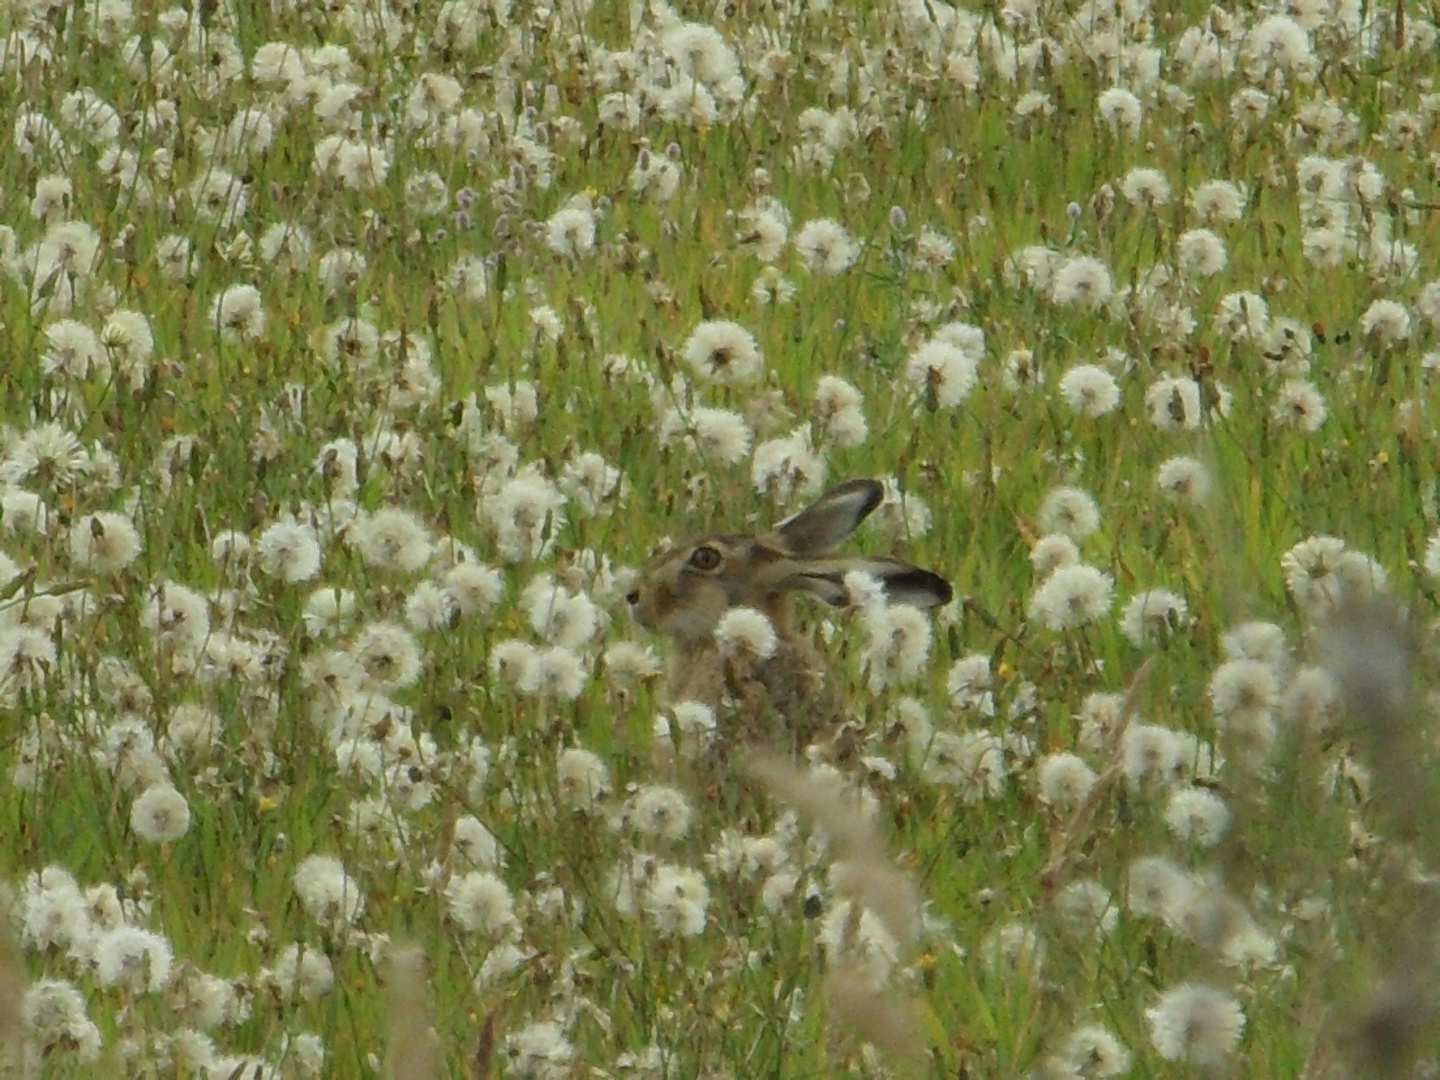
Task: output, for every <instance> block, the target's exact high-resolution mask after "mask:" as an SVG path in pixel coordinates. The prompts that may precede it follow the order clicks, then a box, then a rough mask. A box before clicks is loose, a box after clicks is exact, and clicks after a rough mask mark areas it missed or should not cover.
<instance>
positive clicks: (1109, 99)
mask: <svg viewBox="0 0 1440 1080" xmlns="http://www.w3.org/2000/svg"><path fill="white" fill-rule="evenodd" d="M1095 111H1096V114H1097V115H1098V117H1099V119H1100V121H1101V122H1102V123H1103V124H1105V126H1107V127H1108V128H1110V129H1111V130H1112V131H1116V132H1119V131H1123V132H1124V133H1125V134H1126V135H1128V136H1130V137H1131V138H1132V139H1133V138H1134V137H1135V136H1137V135H1138V134H1140V122H1141V120H1142V119H1143V117H1144V109H1143V107H1142V106H1141V104H1140V99H1139V98H1138V97H1136V96H1135V94H1134V92H1133V91H1130V90H1127V89H1125V88H1124V87H1123V86H1112V87H1109V88H1108V89H1106V90H1102V91H1101V92H1100V96H1099V97H1098V98H1096V100H1095Z"/></svg>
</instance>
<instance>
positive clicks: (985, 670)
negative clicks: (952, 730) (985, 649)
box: [945, 653, 995, 716]
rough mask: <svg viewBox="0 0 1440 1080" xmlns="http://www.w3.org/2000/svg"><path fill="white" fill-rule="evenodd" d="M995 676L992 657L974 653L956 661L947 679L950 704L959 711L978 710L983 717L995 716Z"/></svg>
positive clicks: (946, 686) (946, 688)
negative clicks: (991, 664)
mask: <svg viewBox="0 0 1440 1080" xmlns="http://www.w3.org/2000/svg"><path fill="white" fill-rule="evenodd" d="M993 687H994V676H993V675H992V673H991V671H990V657H989V656H987V655H986V654H984V653H972V654H970V655H969V656H964V657H961V658H960V659H959V660H956V661H955V663H954V664H953V665H952V666H951V668H950V673H949V675H948V676H947V677H946V679H945V690H946V692H947V693H948V694H949V695H950V704H951V705H952V706H954V707H955V708H957V709H976V710H978V711H979V713H980V715H982V716H993V715H995V696H994V690H993Z"/></svg>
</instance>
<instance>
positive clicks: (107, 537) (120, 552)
mask: <svg viewBox="0 0 1440 1080" xmlns="http://www.w3.org/2000/svg"><path fill="white" fill-rule="evenodd" d="M140 549H141V541H140V532H139V530H138V529H136V528H135V525H134V523H133V522H131V520H130V519H129V518H128V517H125V516H124V515H123V514H113V513H109V512H105V511H102V512H100V513H97V514H86V515H85V516H84V517H82V518H80V519H79V520H77V521H76V522H75V524H74V525H72V526H71V527H70V561H71V562H72V563H73V564H74V566H75V568H76V569H77V570H83V571H88V572H90V573H93V574H102V575H103V574H114V573H118V572H119V571H121V570H123V569H125V567H127V566H129V565H130V564H131V563H132V562H134V561H135V560H136V558H138V557H139V555H140Z"/></svg>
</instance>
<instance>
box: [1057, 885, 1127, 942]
mask: <svg viewBox="0 0 1440 1080" xmlns="http://www.w3.org/2000/svg"><path fill="white" fill-rule="evenodd" d="M1056 907H1057V909H1058V910H1059V911H1060V913H1061V914H1062V915H1064V916H1065V917H1066V918H1067V919H1069V920H1070V921H1071V922H1072V923H1073V924H1075V926H1076V927H1077V928H1078V929H1080V930H1082V931H1087V932H1089V933H1091V934H1100V935H1103V934H1108V933H1110V932H1111V931H1112V930H1114V929H1115V927H1116V926H1117V925H1118V924H1119V921H1120V912H1119V909H1118V908H1116V906H1115V901H1114V899H1113V898H1112V897H1111V895H1110V890H1109V889H1107V888H1105V886H1104V885H1101V884H1100V883H1099V882H1098V881H1072V882H1071V883H1070V884H1069V885H1067V886H1065V888H1063V889H1061V890H1060V895H1059V897H1057V899H1056Z"/></svg>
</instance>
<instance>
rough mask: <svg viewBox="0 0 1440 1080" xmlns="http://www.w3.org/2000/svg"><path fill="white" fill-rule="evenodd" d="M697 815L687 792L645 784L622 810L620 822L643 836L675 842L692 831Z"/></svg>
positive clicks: (618, 820)
mask: <svg viewBox="0 0 1440 1080" xmlns="http://www.w3.org/2000/svg"><path fill="white" fill-rule="evenodd" d="M693 816H694V813H693V811H692V810H691V808H690V803H689V800H687V799H686V798H685V795H684V793H683V792H681V791H679V790H678V789H676V788H673V787H666V786H664V785H663V784H644V785H641V787H640V788H639V790H637V791H636V792H635V794H634V795H633V796H631V797H630V799H629V801H628V802H627V803H626V804H625V806H624V808H623V809H622V810H621V811H620V814H619V816H618V819H617V824H618V825H619V826H620V827H621V828H630V829H633V830H634V831H635V832H636V833H637V834H638V835H640V836H649V837H658V838H660V839H662V840H669V841H671V842H675V841H678V840H683V839H684V838H685V836H686V835H687V834H688V833H689V832H690V822H691V819H692V817H693Z"/></svg>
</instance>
